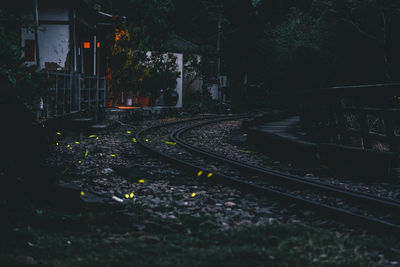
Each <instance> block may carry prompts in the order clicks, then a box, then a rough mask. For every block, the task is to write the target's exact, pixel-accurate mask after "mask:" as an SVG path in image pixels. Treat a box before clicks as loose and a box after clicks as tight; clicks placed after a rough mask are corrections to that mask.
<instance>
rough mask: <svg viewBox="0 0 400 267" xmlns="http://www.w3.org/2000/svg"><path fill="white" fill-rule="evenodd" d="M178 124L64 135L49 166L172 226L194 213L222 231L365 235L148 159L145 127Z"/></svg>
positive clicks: (67, 179)
mask: <svg viewBox="0 0 400 267" xmlns="http://www.w3.org/2000/svg"><path fill="white" fill-rule="evenodd" d="M179 120H180V119H167V120H154V121H147V122H145V123H143V124H141V125H136V126H135V125H128V124H124V125H119V126H118V127H114V128H112V129H109V130H107V131H103V132H96V133H93V134H89V135H87V136H81V135H80V134H79V133H66V134H65V133H61V135H59V136H58V137H59V138H58V139H59V140H58V142H57V143H58V145H56V146H55V150H54V151H53V153H52V154H51V156H50V157H49V158H48V160H47V164H48V166H50V167H53V168H56V169H58V172H59V173H60V177H58V178H59V179H60V180H61V181H64V182H71V183H74V184H76V185H79V186H80V187H81V188H82V189H89V190H92V191H95V192H97V193H100V194H103V195H108V196H112V195H118V196H121V197H122V198H123V196H124V195H125V194H126V193H130V192H133V193H134V194H135V197H134V200H133V202H134V203H135V204H137V205H140V206H142V207H143V208H144V210H145V211H146V212H150V213H152V214H154V215H156V216H159V217H160V218H162V219H166V220H169V221H170V222H171V223H178V224H179V217H180V216H182V215H191V216H210V218H215V219H216V221H217V224H218V225H219V227H220V229H222V230H224V229H229V228H231V227H235V226H246V225H249V226H250V225H261V224H265V223H267V224H271V223H301V224H303V223H305V224H308V225H312V226H315V227H319V228H323V229H327V230H329V231H332V232H336V233H337V234H338V235H348V234H351V233H353V232H357V231H361V230H357V229H354V228H349V227H345V226H344V225H343V224H341V223H339V222H336V221H332V220H327V219H324V218H321V217H318V216H316V214H315V212H314V211H312V210H307V209H302V208H299V207H298V206H297V205H296V204H292V205H285V204H282V203H279V202H277V201H274V200H271V199H268V198H260V197H259V196H255V195H253V194H246V193H243V192H241V191H240V190H236V189H233V188H231V187H227V186H223V185H212V186H211V185H210V184H208V183H206V182H204V181H201V180H199V179H198V177H197V176H196V175H194V174H190V173H189V174H188V173H187V172H185V171H182V170H179V169H177V168H176V167H175V166H171V165H170V164H169V163H165V162H164V161H160V160H158V159H156V158H154V157H151V156H148V155H146V154H145V153H144V152H143V151H141V150H140V149H139V148H138V146H137V144H136V143H135V142H134V134H135V133H136V132H138V131H139V130H141V129H143V128H146V127H149V126H152V125H158V124H160V123H168V122H173V121H179ZM162 132H163V131H159V133H162ZM148 139H149V143H152V142H156V140H157V139H156V138H154V136H149V137H148ZM165 141H168V140H164V139H161V140H158V141H157V143H160V144H161V145H162V146H165V147H166V148H168V149H171V150H173V149H175V146H173V145H169V144H166V143H165ZM86 151H87V153H86ZM85 155H86V156H85ZM66 166H69V167H66ZM70 166H73V167H70ZM116 166H117V167H118V166H124V167H126V166H128V167H129V168H130V171H131V172H132V170H133V173H136V174H135V175H136V177H135V175H128V176H129V177H127V176H126V175H123V174H120V173H119V172H118V171H116V168H115V167H116ZM139 180H144V183H142V182H143V181H140V182H139ZM193 193H195V197H192V195H193Z"/></svg>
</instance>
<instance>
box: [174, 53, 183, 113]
mask: <svg viewBox="0 0 400 267" xmlns="http://www.w3.org/2000/svg"><path fill="white" fill-rule="evenodd" d="M174 56H175V57H176V64H177V65H178V71H179V73H180V76H179V77H178V79H177V80H176V88H175V91H176V92H177V93H178V95H179V99H178V103H177V104H176V107H178V108H181V107H182V98H183V92H182V86H183V54H179V53H174Z"/></svg>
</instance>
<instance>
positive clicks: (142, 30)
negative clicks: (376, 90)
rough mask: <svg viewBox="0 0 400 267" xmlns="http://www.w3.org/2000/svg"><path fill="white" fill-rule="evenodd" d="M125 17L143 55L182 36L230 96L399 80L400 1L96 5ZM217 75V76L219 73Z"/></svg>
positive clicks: (204, 0) (177, 0) (106, 1)
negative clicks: (217, 68) (215, 66)
mask: <svg viewBox="0 0 400 267" xmlns="http://www.w3.org/2000/svg"><path fill="white" fill-rule="evenodd" d="M97 3H98V4H101V8H102V9H103V10H105V11H107V12H111V13H113V14H119V15H121V16H122V15H124V16H126V17H127V21H128V28H129V30H130V32H131V33H132V35H133V38H136V39H137V40H138V42H139V43H140V47H141V48H142V49H149V50H160V49H162V46H163V44H164V43H165V42H166V41H167V40H169V39H172V38H176V37H181V38H183V39H186V40H188V41H191V42H193V43H195V44H197V45H199V46H200V47H201V54H202V55H203V56H204V57H208V58H209V59H211V62H212V61H213V59H214V60H215V59H216V58H217V54H218V51H217V49H216V46H217V39H218V24H219V23H221V26H222V27H221V50H220V54H221V58H222V65H221V75H227V76H228V79H229V82H230V90H231V92H230V93H231V95H232V96H236V97H237V98H239V99H240V98H242V97H243V95H244V94H246V93H247V94H248V95H251V94H252V93H255V94H257V93H260V94H263V93H268V92H269V93H270V92H293V91H298V90H309V89H317V88H324V87H329V86H334V85H353V84H370V83H383V82H396V81H399V80H400V34H399V33H400V2H399V1H395V0H394V1H390V0H273V1H272V0H190V1H187V0H118V1H117V0H97ZM213 72H214V71H211V73H213Z"/></svg>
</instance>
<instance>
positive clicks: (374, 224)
mask: <svg viewBox="0 0 400 267" xmlns="http://www.w3.org/2000/svg"><path fill="white" fill-rule="evenodd" d="M242 118H243V117H242ZM229 119H238V118H237V117H230V118H223V119H216V120H212V121H208V123H216V122H220V121H222V120H229ZM190 121H195V120H185V121H181V123H183V122H190ZM178 123H180V122H173V123H167V124H163V125H157V126H153V127H149V128H145V129H142V130H141V131H139V132H138V133H137V134H136V139H137V142H138V144H139V145H140V147H142V148H143V149H144V150H146V151H148V152H150V153H151V154H154V155H156V156H158V157H160V158H163V159H165V160H167V161H169V162H172V163H175V164H178V165H180V166H181V167H183V168H185V169H187V170H189V171H190V172H192V173H197V172H198V171H200V170H202V171H205V172H209V173H213V176H212V177H213V179H207V180H208V181H210V182H213V183H222V184H228V185H232V186H235V187H238V188H240V189H241V190H246V191H250V192H253V193H258V194H260V195H262V196H266V195H268V196H271V197H274V198H277V199H280V200H284V201H288V202H290V203H296V204H300V205H301V206H303V207H306V208H312V209H314V210H317V211H318V212H320V213H321V214H324V215H326V216H329V217H333V218H334V219H336V220H337V219H341V221H345V222H346V223H348V224H352V225H355V226H359V225H360V224H362V225H363V226H364V227H366V228H370V229H371V230H374V231H385V232H387V231H389V232H390V233H396V234H399V233H400V226H399V225H396V224H393V223H390V222H387V221H384V220H381V219H377V218H373V217H369V216H365V215H361V214H357V213H353V212H351V211H349V210H346V209H343V208H337V207H332V206H329V205H326V204H323V203H320V202H317V201H313V200H308V199H304V198H301V197H298V196H295V195H293V194H290V193H285V192H281V191H279V190H274V189H271V188H268V187H265V186H259V185H256V184H252V183H250V182H247V181H243V180H239V179H236V178H233V177H230V176H227V175H225V174H223V173H218V172H214V171H212V170H207V169H205V168H204V166H198V165H196V164H193V163H191V162H188V161H185V160H182V159H179V158H176V157H174V155H171V154H168V153H165V152H163V151H159V150H157V149H156V148H154V147H152V146H151V145H149V144H147V142H145V141H143V138H142V137H143V135H144V134H145V133H146V132H149V131H153V130H156V129H159V128H161V127H167V126H173V125H177V124H178ZM180 130H182V128H180V129H179V130H178V131H180ZM178 131H175V132H178ZM171 137H172V136H171ZM176 141H177V144H178V145H182V144H183V143H181V142H182V141H179V140H176Z"/></svg>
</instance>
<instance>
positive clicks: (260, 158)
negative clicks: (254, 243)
mask: <svg viewBox="0 0 400 267" xmlns="http://www.w3.org/2000/svg"><path fill="white" fill-rule="evenodd" d="M240 126H241V121H240V120H237V121H224V122H221V123H218V124H213V125H206V126H203V127H200V128H194V129H192V130H190V131H189V132H187V133H186V134H185V138H186V139H187V140H188V141H190V142H191V143H192V144H193V145H196V146H199V147H202V148H204V149H207V150H211V151H213V152H216V153H219V154H221V155H224V156H225V157H228V158H232V159H235V160H240V161H243V162H248V163H250V164H253V165H257V166H260V167H263V168H269V169H272V170H276V171H280V172H282V173H289V174H293V175H298V176H301V177H302V178H304V179H305V180H308V181H317V182H321V183H326V184H330V185H334V186H338V187H341V188H345V189H348V190H353V191H358V192H362V193H368V194H372V195H376V196H379V197H384V198H389V199H394V200H400V182H399V181H394V182H395V183H389V182H382V183H376V182H374V183H372V182H371V183H369V182H363V181H361V180H360V179H357V180H355V179H350V178H346V177H339V176H337V175H333V174H331V173H330V172H329V170H327V169H326V166H321V167H320V168H305V167H302V166H298V165H296V163H295V162H287V161H284V160H280V159H276V158H274V157H273V156H272V155H269V154H268V153H265V152H258V151H257V148H256V147H255V146H254V145H248V144H247V143H246V141H245V140H246V133H244V132H243V131H241V130H240ZM210 136H212V138H210Z"/></svg>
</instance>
